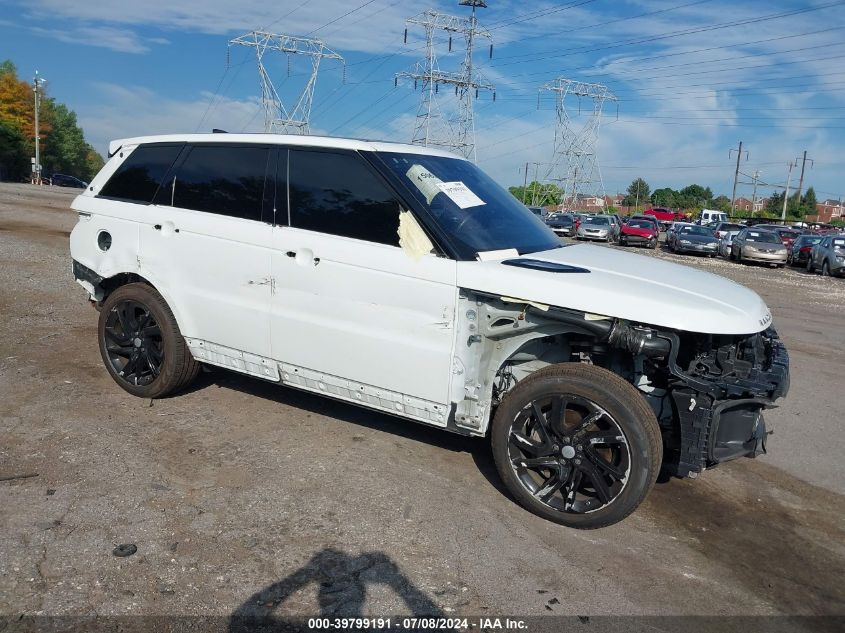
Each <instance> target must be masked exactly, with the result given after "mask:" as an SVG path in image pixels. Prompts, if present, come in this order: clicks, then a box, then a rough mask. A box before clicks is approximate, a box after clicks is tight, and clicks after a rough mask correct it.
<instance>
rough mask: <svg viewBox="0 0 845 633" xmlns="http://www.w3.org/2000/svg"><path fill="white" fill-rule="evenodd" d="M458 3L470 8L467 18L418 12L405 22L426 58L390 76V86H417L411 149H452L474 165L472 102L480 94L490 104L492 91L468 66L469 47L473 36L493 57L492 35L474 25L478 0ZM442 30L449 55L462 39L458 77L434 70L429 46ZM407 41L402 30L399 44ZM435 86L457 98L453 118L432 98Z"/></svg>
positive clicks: (434, 56)
mask: <svg viewBox="0 0 845 633" xmlns="http://www.w3.org/2000/svg"><path fill="white" fill-rule="evenodd" d="M459 4H461V5H463V6H469V7H472V14H471V15H470V16H469V17H460V16H454V15H447V14H445V13H438V12H437V11H431V10H429V11H424V12H423V13H421V14H419V15H417V16H415V17H413V18H409V19H408V20H407V21H406V23H407V24H416V25H420V26H422V27H423V28H424V29H425V42H426V46H425V49H426V55H425V59H424V60H423V61H420V62H417V63H416V64H414V67H413V68H412V69H411V70H409V71H405V72H401V73H399V74H397V75H396V79H395V84H396V85H398V82H399V79H400V78H406V79H413V81H414V89H416V88H417V86H418V85H419V84H421V85H422V94H421V97H420V103H419V108H418V109H417V118H416V121H415V124H414V134H413V138H412V141H411V142H412V143H414V144H416V145H425V146H429V145H434V146H439V147H445V148H449V149H453V150H455V151H456V152H458V153H460V154H462V155H463V156H464V157H466V158H468V159H470V160H475V158H476V153H475V120H474V112H473V101H474V100H475V99H477V98H478V93H479V91H480V90H490V91H492V92H493V100H494V101H495V100H496V93H495V87H494V86H493V84H491V83H489V82H488V81H486V80H485V79H484V78H483V77H482V76H481V75H480V74H479V73H477V72H476V70H475V68H474V66H473V48H474V46H475V39H476V38H477V37H483V38H486V39H487V40H488V41H490V42H491V44H490V56H491V57H492V55H493V44H492V35H491V34H490V31H488V30H487V29H485V28H483V27H480V26H479V25H478V18H477V17H476V15H475V10H476V8H484V7H486V6H487V4H486V3H485V2H484V0H462V1H461V2H460V3H459ZM438 31H446V32H447V33H448V34H449V51H451V50H452V38H453V37H454V36H455V35H457V34H460V35H462V36H463V38H464V59H463V62H462V63H461V67H460V70H459V71H458V72H448V71H443V70H440V66H439V64H438V61H437V52H436V50H435V45H434V37H435V33H437V32H438ZM407 41H408V29H407V28H406V29H405V42H406V43H407ZM441 86H444V87H445V86H449V87H454V92H455V97H457V98H458V100H459V102H458V108H457V113H448V114H444V111H443V110H442V109H441V107H440V102H439V98H438V95H439V93H440V89H441Z"/></svg>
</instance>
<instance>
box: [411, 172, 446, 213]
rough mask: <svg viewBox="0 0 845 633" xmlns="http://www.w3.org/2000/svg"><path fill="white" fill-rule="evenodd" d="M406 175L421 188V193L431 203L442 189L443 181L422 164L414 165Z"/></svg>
mask: <svg viewBox="0 0 845 633" xmlns="http://www.w3.org/2000/svg"><path fill="white" fill-rule="evenodd" d="M405 175H406V176H407V177H408V179H409V180H410V181H411V182H412V183H414V186H415V187H416V188H417V189H419V190H420V193H422V195H424V196H425V201H426V202H427V203H428V204H431V201H432V200H434V196H436V195H437V194H438V193H440V191H441V189H440V185H442V184H443V181H442V180H440V178H438V177H437V176H435V175H434V174H432V173H431V172H430V171H428V170H427V169H426V168H425V167H423V166H422V165H414V166H412V167H411V168H410V169H409V170H408V171H407V172H406V173H405Z"/></svg>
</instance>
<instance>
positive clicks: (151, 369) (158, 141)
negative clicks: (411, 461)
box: [70, 134, 789, 528]
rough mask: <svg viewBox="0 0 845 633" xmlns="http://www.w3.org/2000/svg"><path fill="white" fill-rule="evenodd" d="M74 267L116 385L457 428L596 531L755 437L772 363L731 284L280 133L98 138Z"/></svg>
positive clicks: (473, 175) (444, 175)
mask: <svg viewBox="0 0 845 633" xmlns="http://www.w3.org/2000/svg"><path fill="white" fill-rule="evenodd" d="M110 149H111V152H110V153H111V159H110V160H109V162H108V163H107V164H106V166H105V167H104V168H103V169H102V171H101V172H100V173H99V175H98V176H97V177H96V178H95V179H94V181H93V182H92V183H91V184H90V186H89V187H88V188H87V189H86V191H85V192H84V193H83V194H81V195H80V196H79V197H78V198H76V200H75V201H74V202H73V205H72V206H73V208H74V209H75V210H76V211H77V212H78V213H79V222H78V224H77V225H76V227H75V228H74V230H73V233H72V234H71V238H70V242H71V254H72V256H73V272H74V276H75V277H76V279H77V280H78V282H79V283H80V284H81V285H82V286H83V287H84V288H85V290H87V291H88V293H89V294H90V298H91V299H92V300H93V301H94V302H95V303H96V305H97V307H98V308H99V309H100V317H99V328H98V333H99V346H100V351H101V354H102V357H103V361H104V363H105V366H106V368H107V369H108V371H109V373H110V374H111V376H112V377H113V378H114V380H115V381H116V382H117V383H118V384H119V385H120V386H121V387H123V388H124V389H125V390H126V391H128V392H130V393H132V394H134V395H136V396H140V397H144V398H158V397H162V396H165V395H167V394H170V393H173V392H175V391H177V390H179V389H182V388H184V387H185V386H186V385H188V383H190V382H191V380H192V379H193V378H194V377H195V376H196V374H197V371H198V370H199V367H200V364H202V363H206V364H210V365H216V366H219V367H225V368H226V369H230V370H233V371H237V372H241V373H244V374H249V375H251V376H255V377H258V378H262V379H264V380H269V381H273V382H276V383H279V384H281V385H286V386H290V387H296V388H298V389H304V390H307V391H312V392H315V393H320V394H325V395H327V396H330V397H333V398H337V399H340V400H344V401H347V402H352V403H355V404H360V405H362V406H365V407H370V408H373V409H377V410H379V411H384V412H387V413H391V414H393V415H396V416H399V417H403V418H407V419H410V420H414V421H416V422H422V423H424V424H428V425H431V426H434V427H440V428H442V429H446V430H449V431H453V432H456V433H462V434H465V435H473V436H486V435H488V434H489V435H490V436H491V444H492V450H493V455H494V458H495V461H496V464H497V467H498V470H499V473H500V475H501V477H502V479H503V481H504V482H505V484H506V485H507V487H508V489H509V490H510V492H511V493H512V494H513V496H514V497H515V498H516V500H518V501H519V503H521V504H522V505H523V506H525V507H526V508H527V509H529V510H530V511H532V512H535V513H536V514H538V515H540V516H543V517H545V518H547V519H550V520H552V521H556V522H558V523H561V524H564V525H568V526H571V527H577V528H595V527H600V526H605V525H609V524H611V523H614V522H616V521H620V520H621V519H623V518H624V517H626V516H627V515H628V514H630V513H631V512H632V511H633V510H634V509H635V508H636V507H637V506H638V505H639V504H640V502H642V500H643V499H644V498H645V496H646V494H647V493H648V492H649V490H650V488H651V486H652V485H653V483H654V481H655V479H656V478H657V476H658V472H659V471H660V470H661V469H662V470H663V471H664V472H665V473H668V474H673V475H677V476H695V475H696V474H698V473H699V472H701V471H702V470H703V469H704V468H706V467H710V466H713V465H715V464H718V463H719V462H723V461H726V460H729V459H733V458H736V457H739V456H750V457H753V456H755V455H757V454H758V453H760V452H762V451H763V450H764V441H765V437H766V429H765V425H764V422H763V417H762V413H761V412H762V410H763V409H765V408H766V407H768V406H771V405H772V403H773V402H774V401H775V400H776V399H777V398H779V397H781V396H783V395H785V394H786V392H787V390H788V387H789V369H788V364H789V363H788V357H787V354H786V351H785V349H784V347H783V345H782V344H781V343H780V341H779V340H778V337H777V335H776V333H775V332H774V330H773V329H772V328H771V327H770V325H771V320H772V318H771V315H770V313H769V310H768V309H767V307H766V305H765V304H764V303H763V301H762V300H761V299H760V298H759V297H758V296H757V295H756V294H755V293H753V292H751V291H750V290H747V289H746V288H743V287H742V286H739V285H737V284H735V283H732V282H730V281H727V280H725V279H722V278H720V277H717V276H714V275H710V274H707V273H703V272H698V271H696V270H692V269H689V268H685V267H681V266H676V265H673V264H668V263H665V262H661V261H659V260H657V259H654V258H649V257H642V256H638V255H631V254H628V253H624V252H621V251H619V250H614V249H610V248H605V247H601V246H590V245H582V244H576V245H565V244H562V243H561V242H560V240H559V239H558V238H557V237H556V236H555V234H554V233H553V232H552V231H551V230H550V229H548V228H547V227H546V226H545V225H544V224H543V222H542V221H541V220H540V219H538V218H536V217H535V216H534V215H533V214H532V213H531V212H530V211H529V210H528V209H526V208H525V207H524V206H523V205H521V204H520V203H519V202H518V201H517V200H516V199H514V197H513V196H512V195H511V194H509V193H508V192H507V191H505V190H504V189H502V188H501V187H500V186H498V185H497V184H496V183H495V182H493V180H491V179H490V178H489V177H488V176H486V175H485V174H484V173H483V172H482V171H480V170H479V169H478V168H477V167H476V166H475V165H473V164H472V163H470V162H468V161H466V160H463V159H461V158H458V157H456V156H454V155H452V154H448V153H445V152H441V151H437V150H433V149H428V148H423V147H419V146H410V145H398V144H391V143H379V142H369V141H359V140H345V139H336V138H319V137H308V136H279V135H241V134H238V135H235V134H215V135H180V136H158V137H144V138H134V139H126V140H122V141H115V142H114V143H112V146H111V148H110Z"/></svg>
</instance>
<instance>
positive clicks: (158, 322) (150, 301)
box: [97, 283, 200, 398]
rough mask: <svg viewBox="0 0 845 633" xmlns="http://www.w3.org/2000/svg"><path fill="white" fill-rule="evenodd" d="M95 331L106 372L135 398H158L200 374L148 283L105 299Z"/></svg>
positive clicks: (166, 309) (167, 311) (173, 321)
mask: <svg viewBox="0 0 845 633" xmlns="http://www.w3.org/2000/svg"><path fill="white" fill-rule="evenodd" d="M97 330H98V335H99V337H98V338H99V343H100V355H101V356H102V358H103V363H104V364H105V366H106V369H107V370H108V372H109V374H110V375H111V377H112V378H113V379H114V381H115V382H116V383H117V384H118V385H120V386H121V387H123V389H125V390H126V391H128V392H129V393H131V394H132V395H134V396H138V397H141V398H161V397H163V396H166V395H168V394H170V393H173V392H174V391H178V390H179V389H182V388H184V387H186V386H187V385H188V384H189V383H190V382H191V381H192V380H193V379H194V378H196V375H197V373H198V372H199V369H200V365H199V363H197V362H196V361H195V360H194V359H193V357H192V356H191V352H190V351H189V350H188V346H187V345H186V344H185V339H184V338H183V337H182V333H181V332H180V331H179V326H178V325H177V324H176V319H175V318H174V316H173V312H172V311H171V310H170V307H169V306H168V305H167V302H166V301H165V300H164V299H163V298H162V296H161V295H160V294H159V293H158V292H156V291H155V289H153V288H152V287H150V286H148V285H147V284H144V283H133V284H127V285H125V286H122V287H120V288H118V289H117V290H115V291H114V292H113V293H112V294H111V295H109V297H108V298H107V299H106V301H105V302H104V304H103V307H102V309H101V311H100V320H99V323H98V328H97Z"/></svg>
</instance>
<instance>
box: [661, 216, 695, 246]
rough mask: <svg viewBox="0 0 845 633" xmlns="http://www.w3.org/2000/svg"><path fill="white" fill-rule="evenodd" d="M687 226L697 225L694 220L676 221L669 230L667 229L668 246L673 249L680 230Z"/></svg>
mask: <svg viewBox="0 0 845 633" xmlns="http://www.w3.org/2000/svg"><path fill="white" fill-rule="evenodd" d="M685 226H696V225H695V224H693V223H692V222H675V223H674V224H672V226H670V227H669V230H668V231H666V246H667V247H669V249H670V250H671V249H672V242H673V241H674V240H675V239H676V238H677V235H678V231H680V230H681V228H682V227H685Z"/></svg>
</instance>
